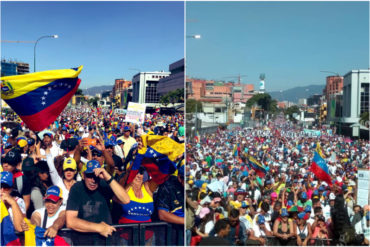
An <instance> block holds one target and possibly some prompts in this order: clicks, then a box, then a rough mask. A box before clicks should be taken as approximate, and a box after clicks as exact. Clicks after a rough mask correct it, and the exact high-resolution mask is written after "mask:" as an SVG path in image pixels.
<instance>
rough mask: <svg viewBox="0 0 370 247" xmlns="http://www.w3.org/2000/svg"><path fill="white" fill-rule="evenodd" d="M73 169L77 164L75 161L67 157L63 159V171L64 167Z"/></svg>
mask: <svg viewBox="0 0 370 247" xmlns="http://www.w3.org/2000/svg"><path fill="white" fill-rule="evenodd" d="M68 168H70V169H73V170H77V164H76V161H75V160H74V159H73V158H67V159H65V160H64V162H63V171H64V170H66V169H68Z"/></svg>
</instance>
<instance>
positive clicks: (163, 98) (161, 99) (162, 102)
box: [159, 94, 170, 106]
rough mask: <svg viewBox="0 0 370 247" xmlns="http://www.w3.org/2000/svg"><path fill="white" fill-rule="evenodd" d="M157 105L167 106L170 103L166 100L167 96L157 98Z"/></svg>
mask: <svg viewBox="0 0 370 247" xmlns="http://www.w3.org/2000/svg"><path fill="white" fill-rule="evenodd" d="M159 103H161V104H162V105H164V106H167V105H168V104H169V103H170V100H169V98H168V95H167V94H165V95H162V96H161V97H160V98H159Z"/></svg>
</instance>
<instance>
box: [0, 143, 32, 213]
mask: <svg viewBox="0 0 370 247" xmlns="http://www.w3.org/2000/svg"><path fill="white" fill-rule="evenodd" d="M21 162H22V156H21V153H20V152H19V151H18V150H17V149H16V148H13V149H12V150H10V151H9V152H7V153H6V155H5V157H4V158H2V159H1V165H2V167H3V170H4V171H8V172H10V173H12V175H13V181H14V183H12V188H13V190H16V191H17V192H18V193H19V195H20V196H21V197H22V198H23V200H24V203H25V204H26V211H27V210H28V208H29V206H30V202H31V185H30V181H29V179H28V178H27V177H26V176H24V175H23V173H22V172H21V171H20V170H19V169H18V168H17V167H20V165H21Z"/></svg>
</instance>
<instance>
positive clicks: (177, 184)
mask: <svg viewBox="0 0 370 247" xmlns="http://www.w3.org/2000/svg"><path fill="white" fill-rule="evenodd" d="M0 121H1V124H2V128H1V193H0V200H1V201H2V202H3V203H4V204H5V206H6V207H7V209H8V212H9V215H10V217H11V219H12V222H13V225H14V228H15V230H16V231H18V232H25V231H28V230H29V225H28V224H27V220H26V219H30V222H31V223H32V224H34V225H36V226H40V227H42V228H44V229H46V231H45V237H47V238H54V237H55V236H57V235H58V231H59V230H60V229H62V228H65V227H67V228H70V229H72V230H73V232H72V235H71V238H70V239H66V241H67V242H68V243H73V245H86V246H88V245H89V246H90V245H105V244H106V240H107V238H108V237H109V236H112V235H113V233H114V232H115V231H117V229H116V227H114V226H113V225H117V224H130V223H148V222H153V221H163V222H168V223H171V224H173V229H176V227H177V228H178V229H181V228H182V229H183V228H184V211H185V209H184V207H185V206H184V166H183V165H181V164H182V163H183V162H181V161H182V160H183V159H184V154H183V155H180V156H179V157H178V158H177V160H175V161H174V163H175V162H176V164H177V170H176V173H175V174H168V176H167V178H166V179H165V181H163V183H160V184H159V183H156V182H154V180H155V179H153V177H152V176H151V173H150V172H149V171H148V170H147V169H146V168H145V166H144V165H141V166H140V167H139V169H138V170H136V173H135V174H134V176H133V178H132V179H129V178H130V173H131V172H133V170H132V169H131V168H132V166H133V163H134V161H135V158H136V156H137V154H138V152H139V151H140V149H141V148H142V147H143V136H145V135H157V136H165V137H167V138H169V139H171V140H169V141H171V142H176V143H179V144H181V145H180V146H183V147H184V144H183V143H184V135H185V133H184V118H183V114H173V115H162V114H159V113H153V114H146V117H145V120H144V123H128V122H126V121H125V114H118V113H114V112H112V111H110V109H105V110H104V109H98V108H97V109H92V108H89V107H76V108H66V109H65V110H64V111H63V112H62V113H61V114H60V115H59V116H58V118H57V119H56V121H55V122H54V123H52V124H51V125H50V126H49V128H47V129H46V130H44V131H41V132H38V133H35V132H33V131H31V130H29V129H28V128H27V126H25V125H24V123H23V122H22V121H21V120H20V119H19V118H18V117H17V116H16V115H15V114H12V113H5V112H3V113H2V115H1V119H0ZM184 151H185V150H184V148H182V151H181V150H180V152H181V153H184ZM159 162H160V161H159ZM160 165H162V164H160V163H158V166H160ZM164 165H166V164H164ZM92 233H95V234H92ZM155 235H156V234H155V233H154V232H153V231H149V230H148V231H146V234H145V244H146V245H155V237H156V236H155ZM157 237H158V236H157ZM130 238H131V237H130V235H129V234H127V232H126V233H125V232H123V233H120V235H119V242H118V244H120V245H127V244H132V239H130ZM130 241H131V242H130Z"/></svg>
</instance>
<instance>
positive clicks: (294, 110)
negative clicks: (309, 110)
mask: <svg viewBox="0 0 370 247" xmlns="http://www.w3.org/2000/svg"><path fill="white" fill-rule="evenodd" d="M293 113H297V114H300V113H301V111H300V110H299V107H298V106H296V105H293V106H291V107H289V108H287V109H286V110H285V115H289V119H290V120H293V121H295V119H294V118H293Z"/></svg>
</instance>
